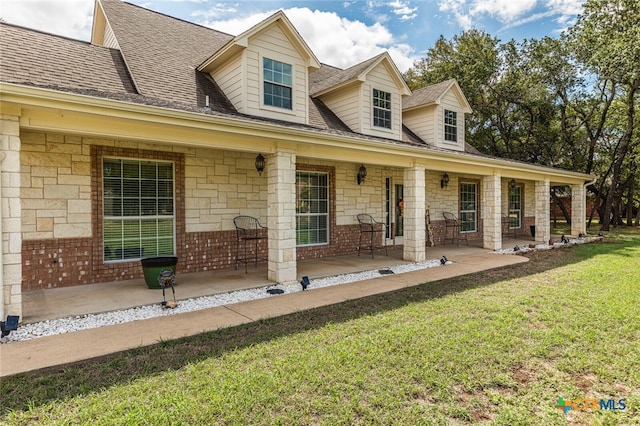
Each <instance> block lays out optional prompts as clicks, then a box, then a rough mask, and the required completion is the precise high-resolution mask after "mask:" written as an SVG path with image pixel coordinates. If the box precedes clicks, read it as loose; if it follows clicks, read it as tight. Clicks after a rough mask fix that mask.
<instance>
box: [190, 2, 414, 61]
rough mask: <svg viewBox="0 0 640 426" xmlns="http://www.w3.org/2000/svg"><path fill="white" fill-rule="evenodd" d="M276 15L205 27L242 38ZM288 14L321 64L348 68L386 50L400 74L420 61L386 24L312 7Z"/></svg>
mask: <svg viewBox="0 0 640 426" xmlns="http://www.w3.org/2000/svg"><path fill="white" fill-rule="evenodd" d="M272 13H273V12H264V13H257V14H253V15H249V16H246V17H244V18H234V19H230V20H223V21H205V22H201V24H203V25H206V26H208V27H211V28H215V29H217V30H219V31H224V32H227V33H229V34H233V35H238V34H240V33H242V32H244V31H246V30H247V29H249V28H250V27H251V26H253V25H255V24H257V23H259V22H260V21H262V20H263V19H265V18H266V17H268V16H270V15H271V14H272ZM284 13H285V14H286V15H287V17H288V18H289V19H290V20H291V22H292V24H293V25H294V27H296V29H297V30H298V32H300V35H301V36H302V38H303V39H304V40H305V41H306V42H307V44H308V45H309V47H310V48H311V50H312V51H313V53H315V55H316V56H317V57H318V59H319V60H320V61H321V62H324V63H327V64H329V65H333V66H336V67H339V68H348V67H350V66H352V65H355V64H357V63H359V62H362V61H364V60H366V59H369V58H371V57H373V56H375V55H377V54H379V53H382V52H384V51H385V50H386V51H388V52H389V54H390V55H391V57H392V58H393V60H394V62H395V63H396V65H397V66H398V69H399V70H400V71H405V70H406V69H408V68H409V67H410V66H412V65H413V62H414V61H415V60H416V59H417V56H415V50H414V49H413V48H412V47H411V46H409V45H408V44H405V43H400V42H399V41H398V40H396V39H395V38H394V36H393V34H392V33H391V31H389V29H387V28H386V27H385V26H384V25H383V24H382V23H380V22H376V23H375V24H373V25H367V24H365V23H363V22H360V21H351V20H349V19H346V18H342V17H340V16H338V15H337V14H335V13H333V12H321V11H318V10H315V11H312V10H310V9H308V8H290V9H284Z"/></svg>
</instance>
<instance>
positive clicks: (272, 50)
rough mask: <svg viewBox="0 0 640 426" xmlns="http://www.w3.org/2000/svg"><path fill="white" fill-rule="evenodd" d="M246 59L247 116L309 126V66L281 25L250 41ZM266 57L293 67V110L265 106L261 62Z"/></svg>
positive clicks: (245, 111)
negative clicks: (307, 124)
mask: <svg viewBox="0 0 640 426" xmlns="http://www.w3.org/2000/svg"><path fill="white" fill-rule="evenodd" d="M244 54H245V55H246V56H245V59H246V81H245V84H246V86H245V90H246V105H245V108H244V111H242V112H244V113H246V114H251V115H256V116H260V117H268V118H274V119H278V120H285V121H292V122H296V123H303V124H306V123H308V109H309V105H308V102H309V101H308V83H307V67H306V65H305V61H304V59H303V58H302V57H301V56H300V53H299V52H298V51H297V50H296V49H295V47H294V46H293V44H292V43H291V42H290V41H289V39H288V38H287V36H286V35H285V34H284V33H283V32H282V30H281V29H280V27H279V26H278V25H271V26H270V27H268V28H266V29H265V30H264V31H261V32H259V33H258V34H256V35H255V36H254V37H251V38H250V39H249V46H248V47H247V49H245V52H244ZM263 58H269V59H274V60H276V61H280V62H283V63H286V64H290V65H291V66H292V78H293V87H292V95H291V96H292V109H291V110H287V109H282V108H276V107H270V106H265V105H263V92H262V90H263V89H262V63H263Z"/></svg>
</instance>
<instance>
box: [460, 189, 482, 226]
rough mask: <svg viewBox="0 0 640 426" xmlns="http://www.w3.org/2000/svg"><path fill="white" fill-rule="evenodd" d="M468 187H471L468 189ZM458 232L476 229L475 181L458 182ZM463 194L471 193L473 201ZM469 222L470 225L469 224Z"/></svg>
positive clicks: (476, 195) (476, 199)
mask: <svg viewBox="0 0 640 426" xmlns="http://www.w3.org/2000/svg"><path fill="white" fill-rule="evenodd" d="M469 189H473V190H472V191H470V190H469ZM458 194H459V196H460V200H459V204H460V232H477V231H478V184H477V183H476V182H465V181H461V182H460V189H459V191H458ZM465 194H473V201H471V200H470V199H469V197H465ZM469 224H471V226H470V225H469Z"/></svg>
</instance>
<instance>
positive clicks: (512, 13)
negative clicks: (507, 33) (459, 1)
mask: <svg viewBox="0 0 640 426" xmlns="http://www.w3.org/2000/svg"><path fill="white" fill-rule="evenodd" d="M535 6H536V0H476V1H475V2H474V4H473V6H472V8H471V14H472V15H473V16H477V15H482V14H485V13H486V14H488V15H491V16H497V17H498V18H499V19H500V21H502V22H511V21H513V20H515V19H517V18H519V17H521V16H522V15H524V14H525V13H527V12H529V11H531V10H532V9H533V8H534V7H535Z"/></svg>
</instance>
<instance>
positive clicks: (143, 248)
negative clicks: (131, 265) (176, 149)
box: [102, 158, 175, 261]
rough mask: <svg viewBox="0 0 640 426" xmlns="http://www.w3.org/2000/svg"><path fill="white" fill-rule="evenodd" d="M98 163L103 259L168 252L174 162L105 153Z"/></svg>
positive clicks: (170, 248)
mask: <svg viewBox="0 0 640 426" xmlns="http://www.w3.org/2000/svg"><path fill="white" fill-rule="evenodd" d="M102 166H103V169H102V170H103V197H104V200H103V232H104V235H103V237H104V260H105V261H119V260H134V259H139V258H142V257H150V256H165V255H173V254H174V252H175V225H174V224H175V213H174V210H175V209H174V166H173V163H171V162H161V161H150V160H128V159H118V158H104V159H103V160H102Z"/></svg>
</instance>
